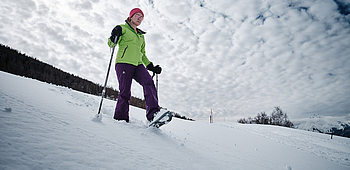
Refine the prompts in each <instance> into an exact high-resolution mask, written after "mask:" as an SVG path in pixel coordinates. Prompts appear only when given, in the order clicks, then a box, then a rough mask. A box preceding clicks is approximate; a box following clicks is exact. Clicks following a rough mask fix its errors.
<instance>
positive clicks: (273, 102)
mask: <svg viewBox="0 0 350 170" xmlns="http://www.w3.org/2000/svg"><path fill="white" fill-rule="evenodd" d="M2 2H3V3H1V5H0V19H1V23H0V43H2V44H4V45H8V46H10V47H11V48H14V49H17V50H19V51H21V52H22V53H25V54H27V55H28V56H32V57H34V58H37V59H39V60H41V61H43V62H46V63H49V64H51V65H53V66H54V67H57V68H60V69H62V70H64V71H67V72H69V73H71V74H74V75H77V76H79V77H82V78H85V79H88V80H91V81H93V82H96V83H99V84H104V81H105V78H106V72H107V68H108V63H109V59H110V56H111V50H110V48H109V47H108V45H107V39H108V37H109V36H110V32H111V30H112V29H113V27H114V26H116V25H118V24H124V20H125V19H126V18H127V17H128V14H129V12H130V10H131V9H132V8H134V7H139V8H141V9H142V10H143V12H144V14H145V18H144V21H143V22H142V24H141V25H140V26H139V28H140V29H142V30H144V31H146V32H147V34H146V35H145V39H146V54H147V56H148V58H149V60H150V61H152V62H153V63H154V64H155V65H160V66H161V67H162V69H163V71H162V73H161V74H160V75H159V79H158V80H159V89H158V92H159V104H160V105H161V106H162V107H165V108H168V109H170V110H173V111H175V112H178V113H180V114H181V115H185V116H187V117H190V118H193V119H196V120H208V119H209V115H210V113H211V109H212V111H213V114H214V120H218V121H222V120H225V121H236V120H237V119H239V118H243V117H245V118H246V117H249V116H251V117H254V116H256V115H257V114H258V113H260V112H266V113H267V114H268V115H269V114H270V113H271V112H272V111H273V108H274V107H276V106H279V107H280V108H282V110H283V111H284V112H285V113H287V114H288V116H289V117H290V118H291V119H292V120H293V119H301V118H305V117H310V116H312V115H313V114H319V115H323V116H346V115H349V114H350V48H349V44H350V15H349V13H350V1H349V0H303V1H298V0H227V1H224V0H221V1H220V0H215V1H214V0H211V1H208V0H170V1H162V0H148V1H146V0H129V1H126V0H104V1H101V0H86V1H81V0H79V1H76V0H74V1H73V0H16V1H12V0H3V1H2ZM113 60H114V59H113ZM108 86H111V87H113V88H115V89H118V82H117V79H116V75H115V71H114V64H113V67H112V71H111V74H110V76H109V81H108ZM132 95H133V96H136V97H139V98H142V99H143V98H144V97H143V90H142V87H141V86H140V85H138V84H137V83H136V82H134V83H133V86H132Z"/></svg>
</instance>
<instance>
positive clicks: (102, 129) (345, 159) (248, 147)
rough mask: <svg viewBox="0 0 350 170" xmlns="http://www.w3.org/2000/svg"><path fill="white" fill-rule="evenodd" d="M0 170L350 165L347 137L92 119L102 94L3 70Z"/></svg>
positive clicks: (106, 116)
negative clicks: (76, 89)
mask: <svg viewBox="0 0 350 170" xmlns="http://www.w3.org/2000/svg"><path fill="white" fill-rule="evenodd" d="M0 79H1V81H0V87H1V88H0V136H1V138H0V169H214V168H215V169H262V170H264V169H288V170H289V169H293V170H298V169H301V170H304V169H308V170H313V169H315V170H319V169H325V170H326V169H327V170H328V169H337V170H342V169H344V170H347V169H349V168H350V162H349V158H350V149H349V148H350V139H349V138H343V137H338V136H334V137H333V139H332V140H331V139H330V136H329V135H326V134H320V133H313V132H309V131H303V130H298V129H290V128H284V127H276V126H263V125H243V124H238V123H235V122H217V123H213V124H209V123H206V122H192V121H185V120H181V119H176V118H174V119H173V120H172V122H170V123H169V124H167V125H165V126H162V127H161V128H160V129H156V128H147V125H146V117H145V111H144V110H142V109H138V108H135V107H131V108H130V117H131V120H130V123H125V122H119V121H115V120H114V119H112V116H113V112H114V107H115V101H111V100H107V99H104V101H103V108H102V117H103V118H102V120H101V121H97V122H96V121H92V120H93V119H94V117H95V115H96V113H97V110H98V107H99V102H100V99H101V98H100V97H98V96H92V95H88V94H84V93H81V92H77V91H74V90H72V89H68V88H65V87H60V86H55V85H51V84H47V83H43V82H39V81H37V80H33V79H28V78H23V77H19V76H14V75H11V74H8V73H4V72H0Z"/></svg>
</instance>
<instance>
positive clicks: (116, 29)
mask: <svg viewBox="0 0 350 170" xmlns="http://www.w3.org/2000/svg"><path fill="white" fill-rule="evenodd" d="M121 35H122V27H121V26H120V25H117V26H115V27H114V28H113V30H112V32H111V36H110V37H109V39H111V41H112V42H113V43H114V39H115V36H117V37H118V38H117V41H116V42H118V39H119V37H120V36H121Z"/></svg>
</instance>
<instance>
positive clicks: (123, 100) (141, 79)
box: [114, 63, 160, 122]
mask: <svg viewBox="0 0 350 170" xmlns="http://www.w3.org/2000/svg"><path fill="white" fill-rule="evenodd" d="M115 71H116V73H117V77H118V82H119V95H118V101H117V106H116V107H115V112H114V119H116V120H125V121H126V122H129V102H130V98H131V83H132V79H134V80H136V82H138V83H139V84H140V85H141V86H142V87H143V94H144V96H145V101H146V117H147V120H150V119H152V118H153V115H154V113H156V112H158V111H159V110H160V109H159V105H158V97H157V90H156V87H155V86H154V82H153V79H152V77H151V75H150V74H149V73H148V71H147V70H146V68H145V66H144V65H143V64H141V65H139V66H134V65H131V64H126V63H117V64H116V65H115Z"/></svg>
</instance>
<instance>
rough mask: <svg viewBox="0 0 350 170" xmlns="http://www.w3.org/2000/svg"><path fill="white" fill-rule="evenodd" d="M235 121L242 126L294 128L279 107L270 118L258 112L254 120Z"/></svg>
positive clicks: (242, 119)
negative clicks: (260, 125) (263, 125)
mask: <svg viewBox="0 0 350 170" xmlns="http://www.w3.org/2000/svg"><path fill="white" fill-rule="evenodd" d="M237 121H238V123H243V124H266V125H276V126H284V127H290V128H292V127H294V125H293V123H292V122H291V121H290V120H289V118H288V116H287V113H284V112H283V111H282V109H281V108H280V107H275V108H274V110H273V111H272V113H271V116H268V115H267V114H266V113H265V112H260V113H258V115H257V116H255V117H254V118H251V117H249V118H248V119H245V118H241V119H239V120H237Z"/></svg>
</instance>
